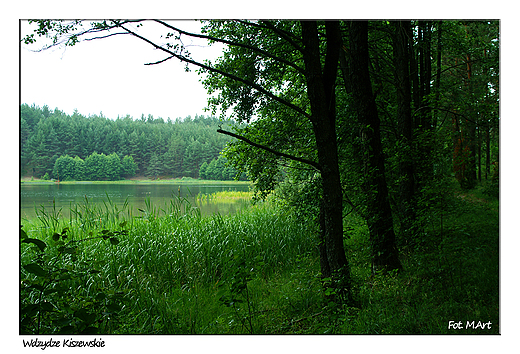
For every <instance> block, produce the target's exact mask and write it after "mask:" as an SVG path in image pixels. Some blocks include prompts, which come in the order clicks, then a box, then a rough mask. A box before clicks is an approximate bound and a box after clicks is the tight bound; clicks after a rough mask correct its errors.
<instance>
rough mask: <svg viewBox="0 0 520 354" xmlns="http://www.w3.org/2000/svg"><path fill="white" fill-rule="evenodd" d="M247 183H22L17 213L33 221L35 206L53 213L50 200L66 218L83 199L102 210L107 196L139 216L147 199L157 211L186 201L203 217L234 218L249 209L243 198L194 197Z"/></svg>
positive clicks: (241, 188) (243, 186) (246, 186)
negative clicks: (178, 199)
mask: <svg viewBox="0 0 520 354" xmlns="http://www.w3.org/2000/svg"><path fill="white" fill-rule="evenodd" d="M248 190H249V184H246V183H225V184H224V183H223V184H175V183H132V184H124V183H114V184H109V183H106V184H105V183H102V184H98V183H74V184H56V183H52V184H36V183H22V184H21V186H20V213H21V217H22V218H23V219H24V218H25V219H32V218H35V217H36V211H35V206H36V207H37V208H38V209H40V205H43V206H44V207H45V209H46V210H51V209H52V203H53V199H54V201H55V203H56V209H59V208H62V215H63V217H65V218H68V217H69V214H70V207H71V206H73V205H75V204H84V203H85V197H86V198H87V199H88V202H89V204H98V205H100V206H103V205H104V204H103V201H105V202H107V201H108V199H107V195H108V198H110V200H111V202H112V204H116V205H117V207H118V208H119V209H121V208H122V206H123V204H124V202H125V200H127V199H128V204H129V205H130V206H131V207H132V210H133V215H134V216H138V215H142V213H140V212H139V211H138V210H137V209H138V208H141V209H145V201H146V200H147V199H148V198H149V200H150V201H151V203H152V205H154V206H156V207H157V208H163V209H164V208H165V205H169V204H170V200H172V199H173V198H172V196H175V197H176V196H179V195H180V197H182V198H186V199H187V200H188V201H189V202H190V203H191V205H192V206H197V207H199V208H200V210H201V213H202V215H212V214H214V213H220V214H222V215H225V214H233V213H236V212H237V211H239V210H240V209H242V208H244V207H245V206H247V205H249V201H248V200H247V199H244V198H239V199H224V200H215V201H212V200H207V201H204V202H202V203H196V196H197V195H198V194H199V193H200V194H212V193H215V192H220V191H248Z"/></svg>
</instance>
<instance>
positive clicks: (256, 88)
mask: <svg viewBox="0 0 520 354" xmlns="http://www.w3.org/2000/svg"><path fill="white" fill-rule="evenodd" d="M120 28H122V29H123V30H125V31H126V32H128V33H130V34H131V35H133V36H134V37H137V38H139V39H141V40H142V41H144V42H146V43H148V44H151V45H152V46H153V47H154V48H156V49H159V50H162V51H163V52H165V53H168V54H170V56H171V57H175V58H177V59H179V60H180V61H183V62H185V63H189V64H193V65H195V66H198V67H199V68H202V69H204V70H208V71H210V72H213V73H217V74H220V75H222V76H225V77H227V78H230V79H232V80H235V81H238V82H242V83H243V84H245V85H247V86H250V87H252V88H254V89H255V90H257V91H258V92H260V93H262V94H264V95H266V96H267V97H269V98H271V99H273V100H274V101H276V102H279V103H281V104H283V105H284V106H286V107H289V108H291V109H292V110H294V111H295V112H297V113H299V114H301V115H302V116H304V117H306V118H308V119H310V114H309V113H307V112H305V111H304V110H303V109H301V108H300V107H298V106H296V105H294V104H292V103H290V102H287V101H286V100H284V99H283V98H281V97H278V96H276V95H275V94H273V93H272V92H269V91H268V90H266V89H265V88H263V87H262V86H260V85H258V84H256V83H254V82H252V81H249V80H246V79H244V78H241V77H238V76H236V75H233V74H230V73H228V72H225V71H222V70H219V69H217V68H214V67H211V66H209V65H206V64H203V63H200V62H198V61H195V60H193V59H190V58H187V57H185V56H182V55H179V54H177V53H174V52H172V51H171V50H169V49H166V48H164V47H161V46H160V45H158V44H156V43H154V42H152V41H151V40H149V39H148V38H145V37H143V36H141V35H139V34H137V33H135V32H133V31H131V30H129V29H128V28H126V27H123V26H122V25H120ZM168 59H170V58H168Z"/></svg>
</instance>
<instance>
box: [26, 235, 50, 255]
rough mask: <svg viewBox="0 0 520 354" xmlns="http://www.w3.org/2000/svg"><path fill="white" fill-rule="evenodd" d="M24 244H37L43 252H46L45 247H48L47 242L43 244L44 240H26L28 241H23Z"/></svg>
mask: <svg viewBox="0 0 520 354" xmlns="http://www.w3.org/2000/svg"><path fill="white" fill-rule="evenodd" d="M22 242H23V243H32V244H35V245H36V246H38V248H39V249H40V251H42V252H43V251H44V250H45V247H47V244H46V243H45V242H43V241H42V240H38V239H36V238H26V239H23V240H22Z"/></svg>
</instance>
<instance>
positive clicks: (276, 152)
mask: <svg viewBox="0 0 520 354" xmlns="http://www.w3.org/2000/svg"><path fill="white" fill-rule="evenodd" d="M217 133H220V134H225V135H229V136H232V137H233V138H237V139H239V140H242V141H243V142H245V143H247V144H249V145H251V146H254V147H256V148H259V149H262V150H265V151H268V152H270V153H272V154H274V155H276V156H280V157H285V158H287V159H289V160H293V161H298V162H301V163H304V164H307V165H310V166H312V167H314V168H315V169H316V170H318V171H321V167H320V165H319V164H318V163H316V162H314V161H311V160H307V159H304V158H301V157H297V156H292V155H289V154H286V153H283V152H280V151H276V150H273V149H271V148H270V147H268V146H265V145H260V144H257V143H255V142H253V141H251V140H249V139H248V138H246V137H244V136H241V135H238V134H235V133H231V132H228V131H226V130H222V129H217Z"/></svg>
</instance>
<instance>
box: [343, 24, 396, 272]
mask: <svg viewBox="0 0 520 354" xmlns="http://www.w3.org/2000/svg"><path fill="white" fill-rule="evenodd" d="M349 41H350V51H349V52H350V65H349V67H350V80H351V82H352V83H355V84H354V85H352V89H353V91H352V98H353V104H354V108H355V110H356V113H357V119H358V122H359V123H360V126H361V138H362V141H363V145H364V151H363V158H364V161H365V183H364V189H365V193H367V195H368V198H367V199H368V203H369V206H368V213H369V217H368V219H367V223H368V228H369V232H370V243H371V247H372V267H373V269H374V271H377V270H394V269H397V270H399V269H401V268H402V266H401V262H400V261H399V257H398V250H397V246H396V239H395V233H394V228H393V227H394V226H393V217H392V210H391V207H390V201H389V195H388V187H387V184H386V179H385V160H384V153H383V148H382V143H381V132H380V120H379V115H378V111H377V106H376V102H375V99H374V95H373V92H372V84H371V80H370V74H369V60H370V57H369V52H368V22H366V21H352V22H351V23H350V26H349Z"/></svg>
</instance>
